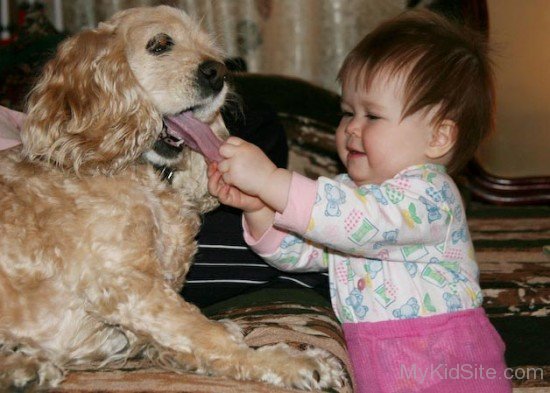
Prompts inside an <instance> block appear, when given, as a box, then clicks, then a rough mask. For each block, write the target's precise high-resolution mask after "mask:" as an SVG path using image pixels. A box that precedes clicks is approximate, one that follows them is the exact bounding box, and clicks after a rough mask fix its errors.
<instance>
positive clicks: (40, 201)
mask: <svg viewBox="0 0 550 393" xmlns="http://www.w3.org/2000/svg"><path fill="white" fill-rule="evenodd" d="M222 58H223V57H222V52H221V51H220V50H219V49H217V48H216V46H215V45H214V44H213V42H212V40H211V38H210V37H209V36H208V35H207V34H206V33H204V32H203V31H201V30H200V28H199V27H198V25H197V24H196V23H195V22H194V21H193V20H192V19H191V18H190V17H189V16H188V15H186V14H185V13H184V12H183V11H180V10H177V9H175V8H171V7H168V6H159V7H153V8H135V9H129V10H124V11H121V12H119V13H117V14H115V16H113V17H112V18H111V19H110V20H109V21H107V22H104V23H101V24H100V25H99V26H98V27H97V28H95V29H91V30H86V31H83V32H80V33H78V34H76V35H75V36H73V37H71V38H68V39H67V40H66V41H64V42H63V43H62V44H61V45H60V46H59V48H58V50H57V52H56V54H55V56H54V57H53V58H52V59H51V60H50V61H49V62H48V63H47V64H46V66H45V67H44V71H43V74H42V76H41V77H40V78H39V80H38V81H37V83H36V86H35V87H34V89H33V90H32V91H31V93H30V96H29V99H28V105H27V113H28V117H27V119H26V121H25V125H24V127H23V129H22V135H21V138H22V142H23V144H22V147H20V148H12V149H10V150H7V151H5V152H2V153H0V206H1V209H0V390H1V391H6V390H7V391H9V390H10V389H15V390H24V389H26V388H28V387H31V388H34V387H35V386H38V387H39V388H42V387H54V386H57V385H58V384H60V383H61V382H62V380H63V379H64V377H65V375H66V373H67V372H69V371H70V370H72V369H101V368H103V367H107V366H109V367H113V366H116V365H118V364H121V363H124V362H125V361H127V360H128V359H133V358H139V359H146V360H147V361H148V362H153V364H156V365H158V366H160V367H164V368H167V369H170V370H175V371H178V372H197V373H203V374H208V375H215V376H221V377H225V378H232V379H237V380H255V381H264V382H267V383H271V384H273V385H277V386H282V387H296V388H301V389H314V388H325V387H337V386H341V384H342V381H343V380H342V378H343V370H342V368H341V366H340V364H339V363H338V362H337V361H336V359H335V358H334V357H332V356H331V355H330V354H328V353H326V352H324V351H321V350H318V349H314V348H309V349H306V350H304V351H299V350H295V349H291V348H290V347H288V346H286V345H284V344H279V345H275V346H269V347H263V348H259V349H252V348H250V347H248V346H247V345H246V344H245V343H244V341H243V337H242V334H241V331H240V329H239V328H238V326H237V325H236V324H235V323H232V322H230V321H228V320H224V321H213V320H209V319H207V318H206V317H205V316H204V315H202V314H201V312H200V310H199V309H198V308H197V307H195V306H194V305H192V304H190V303H187V302H185V300H184V299H183V298H181V297H180V296H179V294H178V293H179V291H180V290H181V288H182V286H183V284H184V281H185V275H186V273H187V271H188V270H189V267H190V265H191V262H192V259H193V255H194V254H195V252H196V249H197V247H196V242H195V235H196V234H197V232H198V230H199V227H200V216H201V214H203V213H204V212H206V211H209V210H211V209H213V208H214V207H216V206H217V204H218V202H217V201H216V200H215V199H214V198H213V197H212V196H210V195H209V194H208V192H207V186H206V184H207V178H206V168H207V161H208V160H216V159H219V157H218V156H217V146H219V144H220V139H223V138H225V137H226V136H227V135H228V133H227V130H226V129H225V126H224V124H223V120H222V119H221V116H220V112H219V111H220V108H221V107H222V105H223V104H224V102H225V100H226V97H227V95H228V90H229V88H228V83H227V82H226V80H225V79H226V73H227V71H226V69H225V67H224V65H223V63H222Z"/></svg>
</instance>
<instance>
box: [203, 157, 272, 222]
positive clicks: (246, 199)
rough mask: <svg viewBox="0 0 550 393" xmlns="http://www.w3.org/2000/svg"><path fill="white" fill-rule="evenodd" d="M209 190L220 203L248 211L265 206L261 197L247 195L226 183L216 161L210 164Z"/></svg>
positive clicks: (254, 210)
mask: <svg viewBox="0 0 550 393" xmlns="http://www.w3.org/2000/svg"><path fill="white" fill-rule="evenodd" d="M208 191H209V192H210V194H212V195H213V196H215V197H217V198H218V199H219V201H220V203H223V204H224V205H228V206H231V207H235V208H237V209H241V210H242V211H244V212H246V213H251V212H256V211H258V210H260V209H262V208H263V207H265V204H264V203H263V202H262V201H261V200H260V199H259V198H257V197H253V196H250V195H247V194H245V193H244V192H242V191H240V190H239V189H238V188H236V187H233V186H230V185H228V184H226V183H225V182H224V181H223V179H222V174H221V172H220V171H219V170H218V164H217V163H216V162H212V163H210V164H209V165H208Z"/></svg>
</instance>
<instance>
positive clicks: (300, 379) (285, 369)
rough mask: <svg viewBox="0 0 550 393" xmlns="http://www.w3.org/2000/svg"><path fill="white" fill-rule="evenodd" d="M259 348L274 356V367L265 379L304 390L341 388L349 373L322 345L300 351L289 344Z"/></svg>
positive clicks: (269, 357)
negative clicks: (319, 347)
mask: <svg viewBox="0 0 550 393" xmlns="http://www.w3.org/2000/svg"><path fill="white" fill-rule="evenodd" d="M258 352H260V353H263V354H265V355H267V356H268V359H270V365H271V367H270V370H269V371H268V372H266V373H265V374H264V375H263V376H262V378H261V379H262V380H263V381H264V382H268V383H271V384H273V385H277V386H284V387H292V388H298V389H304V390H313V389H326V388H340V387H342V386H344V384H345V381H346V374H345V372H344V369H343V368H342V365H341V364H340V362H339V361H338V359H336V358H335V357H334V356H333V355H332V354H330V353H329V352H327V351H324V350H322V349H318V348H309V349H307V350H305V351H298V350H296V349H293V348H290V347H289V346H288V345H286V344H277V345H275V346H270V347H262V348H259V349H258Z"/></svg>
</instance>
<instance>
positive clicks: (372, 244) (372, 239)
mask: <svg viewBox="0 0 550 393" xmlns="http://www.w3.org/2000/svg"><path fill="white" fill-rule="evenodd" d="M492 78H493V77H492V71H491V65H490V61H489V59H488V55H487V48H486V43H485V41H484V40H483V39H482V38H480V37H478V36H477V35H476V34H474V33H473V32H470V31H467V30H466V29H464V28H462V27H460V26H457V25H454V24H452V23H451V22H449V21H447V20H445V19H444V18H443V17H440V16H438V15H436V14H434V13H431V12H428V11H416V12H409V13H405V14H402V15H401V16H399V17H397V18H395V19H392V20H390V21H387V22H386V23H383V24H382V25H380V26H379V27H378V28H376V29H375V30H374V31H372V32H371V33H370V34H368V35H367V36H366V37H365V38H364V39H363V40H362V41H361V42H360V43H359V44H358V45H357V46H356V47H355V48H354V49H353V50H352V51H351V52H350V53H349V54H348V56H347V58H346V59H345V61H344V64H343V66H342V68H341V70H340V72H339V74H338V79H339V81H340V82H341V86H342V100H341V107H342V120H341V122H340V124H339V126H338V129H337V131H336V149H337V151H338V155H339V157H340V159H341V160H342V162H343V163H344V165H345V167H346V170H347V173H345V174H342V175H339V176H337V177H336V178H334V179H328V178H324V177H321V178H319V179H317V180H310V179H308V178H305V177H303V176H301V175H299V174H297V173H292V172H290V171H288V170H285V169H281V168H277V167H276V166H275V165H274V164H273V163H272V162H271V161H270V160H269V159H268V158H267V157H266V156H265V155H264V154H263V153H262V151H261V150H260V149H259V148H257V147H255V146H254V145H252V144H250V143H247V142H245V141H243V140H241V139H238V138H234V137H232V138H229V139H228V140H227V142H226V143H225V144H224V145H223V146H222V147H221V148H220V154H221V155H222V157H223V158H224V160H223V161H221V162H220V163H219V164H216V163H212V164H210V167H209V190H210V192H211V193H212V194H214V195H216V196H218V197H219V199H220V201H221V202H222V203H225V204H228V205H231V206H234V207H237V208H240V209H242V210H243V217H244V218H243V226H244V230H245V239H246V240H247V242H248V244H249V245H250V246H251V247H252V248H253V249H254V250H255V251H256V252H257V253H258V254H259V255H261V256H262V257H263V258H265V260H266V261H268V262H269V263H270V264H272V265H273V266H275V267H277V268H279V269H282V270H286V271H297V272H300V271H303V272H305V271H320V270H328V272H329V277H330V287H331V298H332V305H333V308H334V311H335V313H336V315H337V316H338V318H339V320H340V321H341V322H342V325H343V330H344V334H345V338H346V342H347V346H348V349H349V353H350V358H351V361H352V364H353V368H354V376H355V382H356V389H357V391H358V392H434V393H435V392H437V393H441V392H491V393H498V392H511V385H510V381H509V380H507V379H506V378H505V367H506V365H505V362H504V344H503V342H502V340H501V338H500V337H499V335H498V333H497V332H496V331H495V329H494V328H493V326H492V325H491V323H490V322H489V319H488V318H487V316H486V314H485V312H484V310H483V308H482V307H481V305H482V294H481V290H480V287H479V269H478V267H477V264H476V261H475V256H474V249H473V245H472V241H471V239H470V235H469V231H468V225H467V222H466V216H465V212H464V207H463V205H462V201H461V196H460V194H459V192H458V190H457V187H456V185H455V184H454V182H453V180H452V179H451V177H450V175H452V174H455V173H457V171H459V170H460V169H461V168H462V167H463V166H464V164H465V163H466V162H468V161H469V160H470V159H471V158H472V156H473V154H474V152H475V150H476V148H477V146H478V145H479V142H480V141H481V140H482V139H483V137H484V136H485V135H486V134H487V133H488V132H489V131H490V130H491V129H492V128H493V117H494V89H493V79H492Z"/></svg>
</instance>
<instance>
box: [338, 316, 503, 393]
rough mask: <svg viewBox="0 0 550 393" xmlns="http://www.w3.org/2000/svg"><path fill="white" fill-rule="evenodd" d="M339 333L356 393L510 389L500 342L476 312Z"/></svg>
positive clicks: (350, 326)
mask: <svg viewBox="0 0 550 393" xmlns="http://www.w3.org/2000/svg"><path fill="white" fill-rule="evenodd" d="M343 329H344V334H345V336H346V343H347V346H348V351H349V354H350V358H351V363H352V364H353V371H354V378H355V387H356V390H355V391H356V392H357V393H398V392H399V393H413V392H423V393H459V392H460V393H463V392H464V393H470V392H471V393H473V392H475V393H504V392H506V393H509V392H511V391H512V384H511V381H510V379H509V378H507V373H506V363H505V361H504V349H505V346H504V343H503V341H502V339H501V338H500V336H499V334H498V333H497V331H496V330H495V328H494V327H493V325H491V322H490V321H489V319H488V318H487V316H486V315H485V311H484V310H483V309H482V308H476V309H472V310H465V311H458V312H454V313H449V314H441V315H436V316H433V317H421V318H415V319H404V320H396V321H383V322H374V323H369V322H363V323H345V324H344V325H343ZM508 374H509V373H508Z"/></svg>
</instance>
